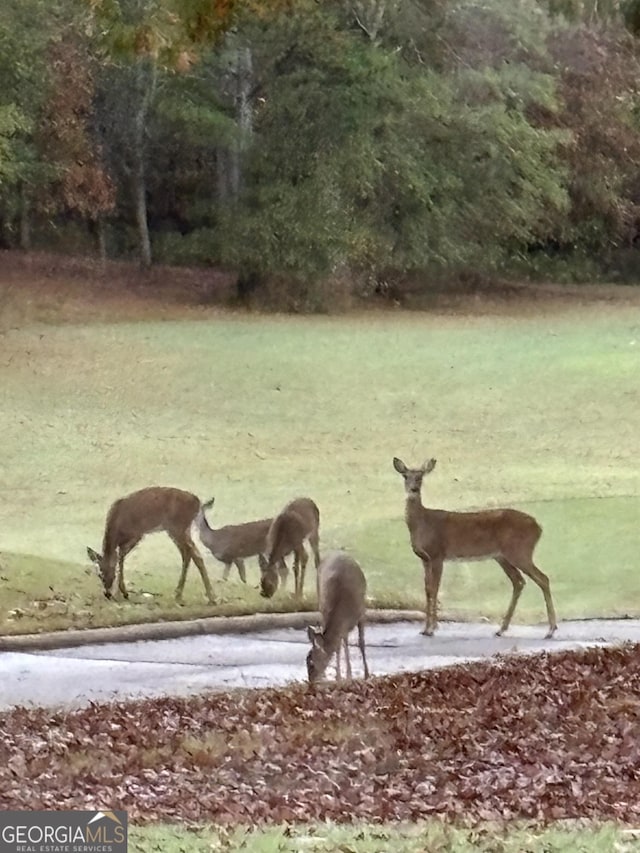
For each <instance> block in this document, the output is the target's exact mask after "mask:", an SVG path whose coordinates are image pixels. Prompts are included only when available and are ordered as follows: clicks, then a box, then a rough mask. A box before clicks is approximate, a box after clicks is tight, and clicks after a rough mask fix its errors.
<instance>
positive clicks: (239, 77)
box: [229, 47, 253, 198]
mask: <svg viewBox="0 0 640 853" xmlns="http://www.w3.org/2000/svg"><path fill="white" fill-rule="evenodd" d="M234 65H235V68H234V78H235V91H234V100H235V108H236V121H237V122H238V135H237V137H236V141H235V145H234V147H233V149H232V151H231V152H230V157H229V178H230V184H231V192H232V194H233V196H234V197H236V198H237V196H238V195H239V194H240V192H241V190H242V187H243V184H244V174H243V167H244V163H243V160H244V152H245V151H246V149H247V146H248V144H249V141H250V139H251V135H252V133H253V106H252V104H251V88H252V86H253V58H252V56H251V48H249V47H240V48H238V49H237V50H236V55H235V63H234Z"/></svg>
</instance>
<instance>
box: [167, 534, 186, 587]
mask: <svg viewBox="0 0 640 853" xmlns="http://www.w3.org/2000/svg"><path fill="white" fill-rule="evenodd" d="M169 536H170V537H171V541H172V542H173V544H174V545H175V546H176V548H177V549H178V551H180V556H181V558H182V569H181V571H180V577H179V579H178V586H177V587H176V592H175V597H176V601H177V603H178V604H182V591H183V589H184V584H185V581H186V579H187V569H188V568H189V563H190V562H191V553H190V551H189V549H188V547H187V545H186V543H185V542H183V541H182V540H181V539H180V538H179V537H177V536H173V535H172V534H169Z"/></svg>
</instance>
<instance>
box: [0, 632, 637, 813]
mask: <svg viewBox="0 0 640 853" xmlns="http://www.w3.org/2000/svg"><path fill="white" fill-rule="evenodd" d="M639 735H640V647H639V646H624V647H620V648H614V649H587V650H583V651H578V652H565V653H560V654H547V655H541V656H535V657H534V656H522V657H519V656H516V657H509V658H505V659H498V660H497V661H494V662H487V663H482V664H474V665H468V666H456V667H453V668H449V669H442V670H438V671H433V672H424V673H418V674H406V675H399V676H395V677H389V678H380V679H371V680H370V681H368V682H364V681H356V682H352V683H349V684H346V685H345V686H333V685H331V686H323V687H319V688H315V689H313V688H309V687H307V686H306V685H297V686H295V687H292V688H290V689H288V690H268V691H246V692H234V693H230V694H214V695H207V696H204V697H198V698H195V699H162V700H156V701H143V702H136V703H131V704H116V705H94V706H91V707H89V708H87V709H83V710H81V711H77V712H74V713H62V712H60V713H51V712H49V711H46V710H42V709H18V710H16V711H13V712H11V713H6V714H3V715H0V809H36V808H55V809H66V808H90V807H99V806H102V807H104V806H109V807H117V808H123V809H126V810H127V811H128V812H129V814H130V815H131V816H132V817H133V818H135V819H136V820H138V821H141V820H156V819H157V820H169V821H171V820H181V821H183V820H186V821H213V822H216V823H218V824H225V823H236V822H247V823H263V822H270V821H277V822H280V821H310V820H333V821H352V820H355V819H363V820H367V821H373V822H378V821H387V820H390V821H395V820H417V819H420V818H427V817H430V816H433V815H441V816H444V817H446V818H448V819H452V820H458V819H460V820H462V819H464V820H465V822H477V821H482V820H505V819H513V818H522V819H529V820H539V821H547V820H556V819H564V818H597V819H605V818H606V819H614V820H619V821H624V822H634V823H637V821H638V820H639V819H640V737H639Z"/></svg>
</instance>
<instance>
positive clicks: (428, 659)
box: [0, 619, 640, 709]
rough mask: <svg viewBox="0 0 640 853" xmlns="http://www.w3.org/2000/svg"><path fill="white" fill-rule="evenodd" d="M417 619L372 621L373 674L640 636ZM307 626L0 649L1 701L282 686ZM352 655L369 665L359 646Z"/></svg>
mask: <svg viewBox="0 0 640 853" xmlns="http://www.w3.org/2000/svg"><path fill="white" fill-rule="evenodd" d="M420 627H421V626H420V625H419V623H416V622H395V623H391V624H386V625H368V626H367V648H368V658H369V665H370V668H371V671H372V674H373V675H384V674H388V673H393V672H402V671H406V670H420V669H428V668H433V667H438V666H446V665H448V664H452V663H458V662H460V661H468V660H474V659H479V658H486V657H489V656H491V655H495V654H498V653H513V652H536V651H540V650H543V649H548V650H560V649H569V648H579V647H581V646H589V645H602V644H609V643H616V642H623V641H625V640H630V641H634V642H640V620H626V619H624V620H593V621H584V622H563V623H561V625H560V627H559V629H558V632H557V635H556V638H555V639H553V640H544V639H543V635H544V631H545V627H544V626H542V625H540V626H536V627H524V626H514V627H512V628H511V630H510V633H509V636H508V637H496V636H494V633H493V632H494V630H495V626H494V625H493V624H489V623H478V624H475V623H468V622H465V623H457V622H448V623H441V624H440V627H439V628H438V632H437V634H436V635H435V636H434V637H431V638H427V637H423V636H422V635H421V634H420V633H419V631H420ZM307 650H308V641H307V636H306V631H304V630H296V629H292V628H289V629H278V630H273V631H265V632H262V633H254V634H246V633H243V634H222V635H220V634H219V635H207V636H197V637H185V638H182V639H174V640H161V641H140V642H135V643H107V644H103V645H95V646H82V647H78V648H70V649H60V650H57V651H51V652H31V653H21V652H0V673H1V680H0V709H7V708H10V707H12V706H15V705H28V704H35V705H44V706H65V707H77V706H79V705H83V704H86V703H87V702H89V701H108V700H124V699H130V698H134V697H142V696H147V697H151V696H162V695H188V694H193V693H200V692H202V691H206V690H227V689H231V688H234V687H267V686H277V685H283V684H286V683H287V682H290V681H300V680H303V679H305V678H306V668H305V657H306V654H307ZM351 660H352V663H353V665H354V671H355V673H356V674H358V673H360V672H361V661H360V653H359V651H358V648H357V646H352V650H351Z"/></svg>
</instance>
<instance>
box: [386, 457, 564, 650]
mask: <svg viewBox="0 0 640 853" xmlns="http://www.w3.org/2000/svg"><path fill="white" fill-rule="evenodd" d="M435 465H436V460H435V459H430V460H429V462H425V464H424V465H422V467H421V468H407V466H406V465H405V464H404V462H403V461H402V460H401V459H398V458H397V457H394V460H393V467H394V468H395V470H396V471H397V472H398V473H399V474H401V475H402V477H403V478H404V488H405V492H406V496H407V497H406V505H405V516H404V517H405V521H406V523H407V527H408V528H409V536H410V538H411V547H412V549H413V553H414V554H415V555H416V557H418V558H419V559H420V560H422V565H423V568H424V587H425V594H426V599H427V604H426V619H425V629H424V632H423V633H424V634H426V635H427V636H428V637H430V636H431V635H432V634H433V632H434V630H435V629H436V626H437V621H438V619H437V600H438V590H439V588H440V579H441V577H442V566H443V563H444V562H445V561H447V560H485V559H490V558H491V559H494V560H495V561H496V562H497V563H498V565H499V566H500V567H501V568H502V570H503V571H504V573H505V574H506V576H507V577H508V578H509V580H510V581H511V584H512V587H513V591H512V595H511V601H510V602H509V607H508V608H507V612H506V613H505V615H504V619H503V620H502V624H501V626H500V629H499V630H498V631H497V636H501V635H502V634H503V633H504V632H505V631H506V630H507V628H508V627H509V624H510V623H511V618H512V616H513V613H514V611H515V609H516V605H517V603H518V599H519V598H520V593H521V592H522V589H523V587H524V585H525V579H524V577H523V575H526V576H527V577H529V578H531V580H532V581H533V582H534V583H536V584H537V585H538V586H539V587H540V589H541V590H542V594H543V595H544V600H545V604H546V607H547V618H548V620H549V630H548V632H547V635H546V636H547V637H552V636H553V634H554V632H555V630H556V628H557V627H558V626H557V623H556V614H555V610H554V607H553V600H552V598H551V588H550V585H549V578H548V577H547V576H546V575H545V574H544V572H541V571H540V569H539V568H538V567H537V566H536V565H535V563H534V562H533V551H534V548H535V547H536V544H537V542H538V539H539V538H540V535H541V533H542V528H541V527H540V525H539V524H538V522H537V521H536V520H535V518H533V516H531V515H527V513H524V512H520V511H519V510H516V509H485V510H480V511H478V512H449V511H447V510H443V509H427V507H425V506H423V505H422V498H421V496H420V492H421V488H422V478H423V477H424V476H425V475H426V474H429V473H430V472H431V471H433V469H434V468H435Z"/></svg>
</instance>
